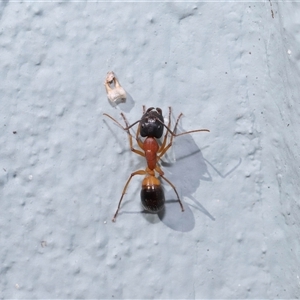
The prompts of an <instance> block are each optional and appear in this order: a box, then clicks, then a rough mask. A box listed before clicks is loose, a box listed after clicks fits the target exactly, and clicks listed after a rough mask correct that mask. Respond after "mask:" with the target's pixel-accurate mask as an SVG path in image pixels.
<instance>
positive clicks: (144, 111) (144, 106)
mask: <svg viewBox="0 0 300 300" xmlns="http://www.w3.org/2000/svg"><path fill="white" fill-rule="evenodd" d="M145 113H146V105H143V115H144V114H145Z"/></svg>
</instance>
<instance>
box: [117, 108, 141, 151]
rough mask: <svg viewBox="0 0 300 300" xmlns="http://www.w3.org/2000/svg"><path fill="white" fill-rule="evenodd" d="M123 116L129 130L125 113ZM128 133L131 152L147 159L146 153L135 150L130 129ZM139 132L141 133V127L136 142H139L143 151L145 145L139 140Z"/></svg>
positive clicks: (137, 132)
mask: <svg viewBox="0 0 300 300" xmlns="http://www.w3.org/2000/svg"><path fill="white" fill-rule="evenodd" d="M121 116H122V117H123V119H124V122H125V124H126V126H127V128H129V126H128V121H127V119H126V117H125V115H124V114H123V113H121ZM126 131H127V133H128V138H129V145H130V150H131V151H132V152H134V153H136V154H138V155H141V156H143V157H145V153H144V152H142V151H140V150H137V149H135V148H134V147H133V142H132V139H133V138H132V135H131V133H130V130H129V129H128V130H126ZM139 132H140V125H139V126H138V129H137V131H136V141H137V143H138V145H139V147H140V148H141V149H143V143H142V141H141V140H140V139H139V137H138V135H139Z"/></svg>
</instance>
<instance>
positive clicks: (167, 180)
mask: <svg viewBox="0 0 300 300" xmlns="http://www.w3.org/2000/svg"><path fill="white" fill-rule="evenodd" d="M155 171H156V172H157V173H158V174H159V175H160V177H161V178H162V179H163V180H165V181H166V182H167V183H168V184H169V185H170V186H171V187H172V188H173V190H174V192H175V194H176V196H177V199H178V202H179V204H180V207H181V211H184V208H183V205H182V203H181V201H180V198H179V194H178V192H177V190H176V187H175V185H174V184H173V183H172V182H171V181H170V180H169V179H167V178H166V177H165V176H164V172H163V170H162V169H161V168H160V167H159V165H156V167H155Z"/></svg>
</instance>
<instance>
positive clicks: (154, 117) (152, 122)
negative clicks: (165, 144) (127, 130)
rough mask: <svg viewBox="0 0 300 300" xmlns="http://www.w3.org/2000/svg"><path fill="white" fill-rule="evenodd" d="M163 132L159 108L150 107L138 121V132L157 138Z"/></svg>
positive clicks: (143, 135)
mask: <svg viewBox="0 0 300 300" xmlns="http://www.w3.org/2000/svg"><path fill="white" fill-rule="evenodd" d="M163 133H164V118H163V116H162V110H161V109H160V108H156V109H154V107H150V108H148V109H147V111H146V112H145V114H144V115H143V116H142V118H141V121H140V134H141V136H142V137H146V136H148V137H155V138H156V139H159V138H161V137H162V135H163Z"/></svg>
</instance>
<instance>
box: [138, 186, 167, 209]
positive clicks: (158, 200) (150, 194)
mask: <svg viewBox="0 0 300 300" xmlns="http://www.w3.org/2000/svg"><path fill="white" fill-rule="evenodd" d="M141 201H142V205H143V207H144V209H145V210H147V211H149V212H151V213H157V212H159V211H161V210H162V209H163V208H164V206H165V195H164V191H163V189H162V187H161V186H160V185H152V186H151V185H150V186H149V185H148V186H143V187H142V189H141Z"/></svg>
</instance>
